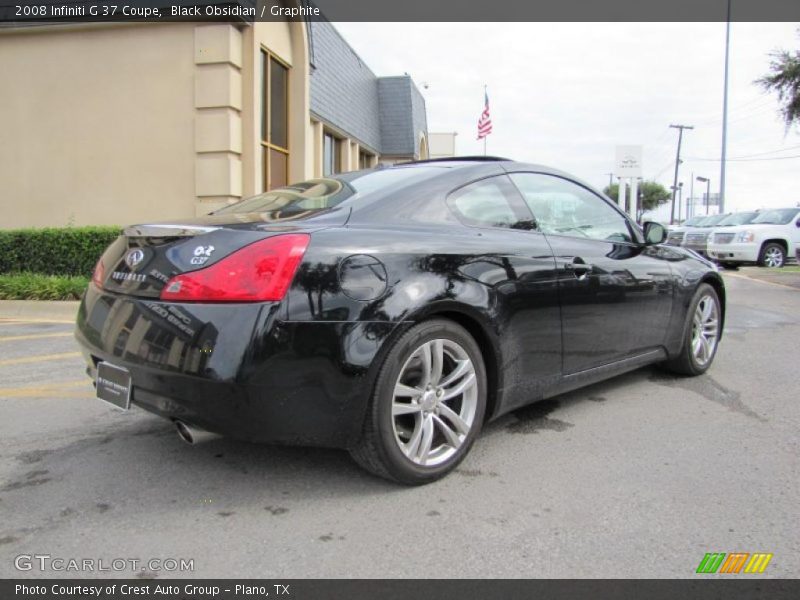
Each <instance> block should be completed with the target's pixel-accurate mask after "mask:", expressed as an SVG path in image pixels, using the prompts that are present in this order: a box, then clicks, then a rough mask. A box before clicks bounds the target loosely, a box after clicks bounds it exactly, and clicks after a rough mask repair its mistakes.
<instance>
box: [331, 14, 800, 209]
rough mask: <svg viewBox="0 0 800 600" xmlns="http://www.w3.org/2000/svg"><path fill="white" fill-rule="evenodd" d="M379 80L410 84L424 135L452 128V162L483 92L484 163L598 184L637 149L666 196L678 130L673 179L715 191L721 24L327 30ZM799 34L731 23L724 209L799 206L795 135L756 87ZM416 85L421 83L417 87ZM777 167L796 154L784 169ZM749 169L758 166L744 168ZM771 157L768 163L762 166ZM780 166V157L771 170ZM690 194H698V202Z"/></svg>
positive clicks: (474, 144)
mask: <svg viewBox="0 0 800 600" xmlns="http://www.w3.org/2000/svg"><path fill="white" fill-rule="evenodd" d="M336 27H337V28H338V29H339V31H340V32H341V33H342V34H343V35H344V37H345V38H346V39H347V40H348V41H349V42H350V44H351V45H352V46H353V48H354V49H355V50H356V51H357V52H358V54H359V55H360V56H361V57H362V58H363V59H364V61H365V62H366V63H367V64H368V65H369V66H370V68H371V69H372V70H373V71H374V72H375V73H376V74H377V75H395V74H402V73H404V72H407V73H409V74H410V75H411V76H412V77H413V78H414V79H415V81H416V82H417V84H418V86H419V87H420V89H421V91H422V93H423V95H424V96H425V100H426V103H427V108H428V127H429V130H430V131H456V132H458V137H457V138H456V140H457V141H456V150H457V153H458V154H481V153H482V152H483V146H482V143H481V142H478V141H477V140H476V139H475V136H476V122H477V119H478V117H479V115H480V112H481V109H482V107H483V85H484V84H486V85H488V90H489V100H490V103H491V111H492V121H493V125H494V133H493V134H492V135H491V136H489V140H488V153H489V154H495V155H499V156H507V157H511V158H514V159H517V160H522V161H527V162H535V163H541V164H546V165H550V166H554V167H557V168H561V169H563V170H566V171H569V172H572V173H574V174H575V175H577V176H579V177H581V178H583V179H585V180H586V181H588V182H590V183H592V184H594V185H597V186H599V187H602V186H605V185H607V184H608V175H607V174H608V173H609V172H610V171H611V170H612V169H613V166H614V149H615V146H616V145H618V144H641V145H642V146H643V147H644V158H643V163H644V173H645V177H646V178H647V179H655V180H657V181H659V182H661V183H662V184H664V185H665V186H667V187H669V186H670V185H672V177H673V171H674V166H675V150H676V145H677V134H678V132H677V130H675V129H669V125H670V123H681V124H686V125H694V126H695V129H694V130H693V131H687V132H686V133H685V134H684V145H683V151H682V156H683V158H684V163H683V164H682V165H681V173H680V181H683V182H684V186H685V189H687V190H688V188H689V186H690V182H691V179H692V173H694V175H695V176H698V175H701V176H705V177H710V178H711V180H712V190H711V191H712V193H714V192H717V191H718V186H719V175H720V162H719V156H720V147H721V134H722V81H723V63H724V48H725V24H724V23H337V24H336ZM797 28H798V24H797V23H794V24H793V23H767V24H764V23H734V24H732V26H731V59H730V65H731V75H730V95H729V113H728V119H729V122H728V123H729V124H728V157H729V158H731V159H738V158H745V159H749V160H731V161H730V162H729V163H728V175H727V186H726V187H727V189H726V198H727V202H726V204H727V208H728V209H733V210H739V209H745V208H759V207H768V206H794V205H795V204H796V203H797V202H800V189H798V183H799V182H800V177H798V172H799V171H800V133H799V132H798V129H795V130H793V131H790V132H789V133H788V134H787V133H786V132H785V128H784V125H783V123H782V121H781V120H780V117H779V115H778V114H777V108H778V105H777V101H776V98H775V96H771V95H767V94H764V93H763V92H762V91H761V90H760V88H758V87H757V86H755V85H754V84H753V80H754V79H756V78H757V77H759V76H761V75H763V74H765V73H766V72H767V70H768V65H769V60H770V58H769V56H768V54H769V53H770V52H771V51H773V50H775V49H777V48H788V49H795V48H798V47H800V36H799V35H798V33H797ZM423 82H424V83H426V84H427V86H428V87H427V89H425V88H424V85H423ZM783 157H794V158H787V159H785V160H784V159H783ZM752 159H759V160H752ZM764 159H769V160H764ZM776 159H780V160H776ZM704 188H705V184H700V183H696V184H695V195H698V196H699V195H701V194H702V192H703V191H705V189H704Z"/></svg>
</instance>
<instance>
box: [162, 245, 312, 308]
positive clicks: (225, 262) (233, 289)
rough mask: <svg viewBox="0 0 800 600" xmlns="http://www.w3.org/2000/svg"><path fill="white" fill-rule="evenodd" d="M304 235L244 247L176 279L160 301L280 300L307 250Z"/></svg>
mask: <svg viewBox="0 0 800 600" xmlns="http://www.w3.org/2000/svg"><path fill="white" fill-rule="evenodd" d="M308 241H309V236H308V235H307V234H303V233H301V234H295V233H292V234H285V235H276V236H274V237H270V238H267V239H265V240H261V241H259V242H255V243H253V244H250V245H249V246H245V247H244V248H242V249H241V250H238V251H236V252H234V253H233V254H231V255H229V256H226V257H225V258H223V259H222V260H220V261H219V262H217V263H215V264H213V265H211V266H210V267H206V268H205V269H199V270H197V271H191V272H189V273H183V274H182V275H176V276H175V277H173V278H172V279H170V280H169V281H168V282H167V285H166V286H164V289H163V290H162V291H161V299H162V300H179V301H183V302H264V301H275V300H281V299H283V297H284V295H286V290H288V289H289V285H290V284H291V283H292V279H293V278H294V274H295V271H297V267H298V265H299V264H300V261H301V260H302V259H303V255H304V254H305V252H306V248H307V247H308Z"/></svg>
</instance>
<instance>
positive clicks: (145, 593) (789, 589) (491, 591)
mask: <svg viewBox="0 0 800 600" xmlns="http://www.w3.org/2000/svg"><path fill="white" fill-rule="evenodd" d="M799 594H800V580H785V579H784V580H781V579H700V578H698V579H694V580H686V579H677V580H676V579H671V580H668V579H662V580H615V579H599V580H598V579H579V580H564V579H561V580H530V579H503V580H487V579H480V580H478V579H476V580H473V579H452V580H444V579H422V580H413V579H406V580H396V579H389V580H386V579H355V580H343V579H328V580H325V579H310V580H295V579H285V580H278V579H276V580H272V579H241V580H235V579H200V580H194V581H192V580H187V579H163V580H162V579H154V580H142V579H127V580H126V579H59V580H56V579H50V580H47V579H39V580H32V579H25V580H22V579H5V580H0V598H3V600H23V599H27V600H74V599H76V598H81V599H83V598H93V599H96V600H264V599H266V598H270V599H273V598H279V599H282V600H377V599H380V600H434V599H435V600H473V599H474V600H479V599H480V600H491V599H493V598H498V599H502V600H518V599H519V600H522V599H529V598H531V599H534V598H535V599H537V600H541V599H547V600H582V599H587V600H589V599H591V600H604V599H606V598H608V599H609V600H610V599H614V600H622V599H627V598H632V599H633V598H635V599H636V600H643V599H647V600H675V599H676V598H679V599H681V600H690V599H691V600H706V599H708V600H712V599H714V600H722V599H724V600H739V599H742V600H744V599H747V600H762V599H763V600H784V599H786V600H789V599H792V600H794V599H796V598H797V597H798V595H799Z"/></svg>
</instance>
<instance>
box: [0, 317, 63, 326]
mask: <svg viewBox="0 0 800 600" xmlns="http://www.w3.org/2000/svg"><path fill="white" fill-rule="evenodd" d="M36 323H58V324H60V323H64V324H67V325H75V319H72V320H69V321H68V320H66V319H13V318H10V319H9V318H2V319H0V325H34V324H36Z"/></svg>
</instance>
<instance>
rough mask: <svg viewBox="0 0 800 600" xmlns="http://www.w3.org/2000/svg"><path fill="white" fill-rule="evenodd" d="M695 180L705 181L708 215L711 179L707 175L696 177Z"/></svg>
mask: <svg viewBox="0 0 800 600" xmlns="http://www.w3.org/2000/svg"><path fill="white" fill-rule="evenodd" d="M697 181H699V182H701V183H702V182H705V184H706V215H708V203H709V202H710V201H711V179H709V178H708V177H697ZM720 214H721V213H720Z"/></svg>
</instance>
